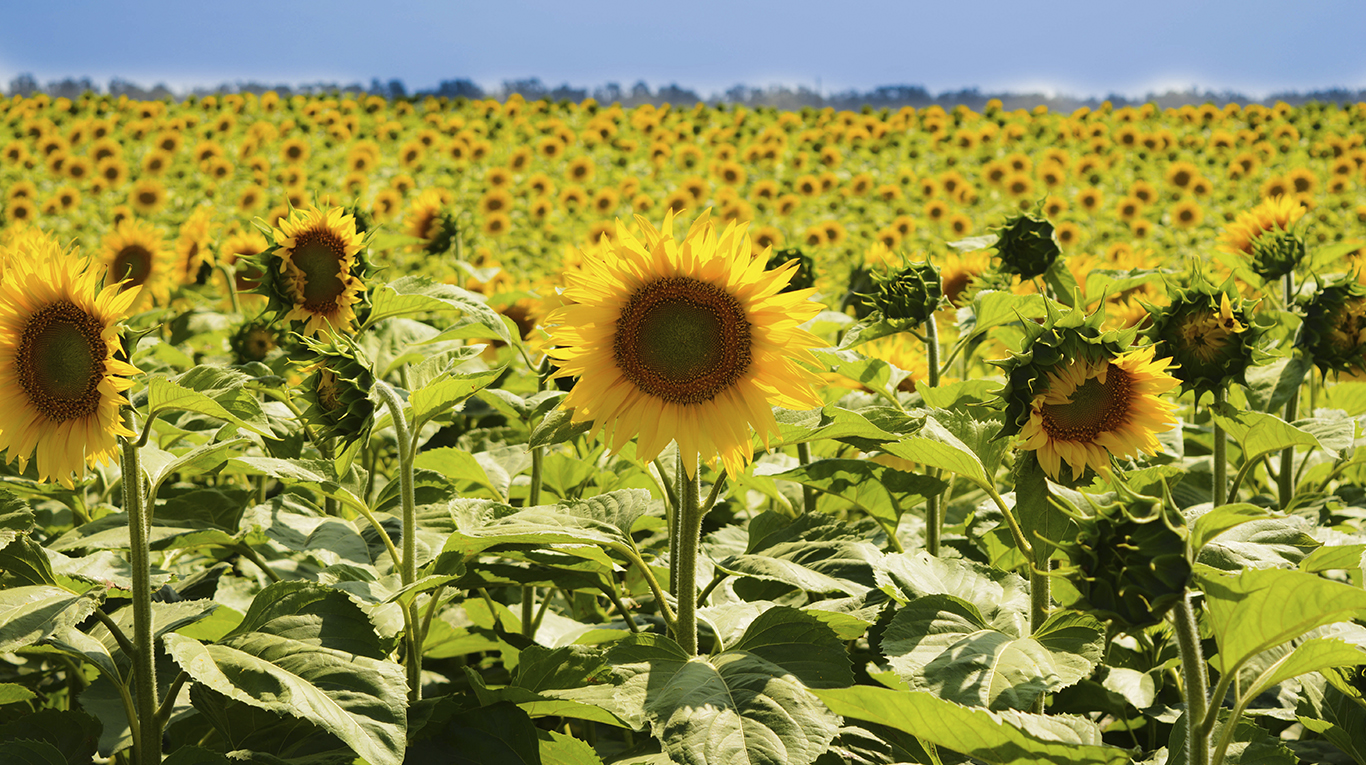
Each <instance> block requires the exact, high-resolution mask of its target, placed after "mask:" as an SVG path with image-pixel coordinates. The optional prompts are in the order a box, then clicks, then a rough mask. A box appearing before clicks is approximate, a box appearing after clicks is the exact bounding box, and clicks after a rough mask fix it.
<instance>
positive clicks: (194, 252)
mask: <svg viewBox="0 0 1366 765" xmlns="http://www.w3.org/2000/svg"><path fill="white" fill-rule="evenodd" d="M218 227H219V224H218V223H217V222H216V221H214V219H213V207H212V206H209V205H200V206H198V207H196V208H195V209H194V212H192V213H190V216H189V217H188V218H186V219H185V222H184V223H182V224H180V235H179V237H177V238H176V257H177V260H178V262H179V263H180V266H179V268H178V269H177V270H178V271H179V273H180V280H181V283H182V284H196V283H201V284H202V283H203V282H204V281H205V280H206V279H207V278H208V274H207V273H205V272H204V269H205V267H206V266H207V267H210V268H211V267H212V266H213V263H214V257H213V237H214V233H215V231H216V230H217V229H218Z"/></svg>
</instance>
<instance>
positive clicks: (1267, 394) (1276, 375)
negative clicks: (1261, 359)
mask: <svg viewBox="0 0 1366 765" xmlns="http://www.w3.org/2000/svg"><path fill="white" fill-rule="evenodd" d="M1313 368H1314V365H1313V364H1312V363H1311V362H1310V361H1309V360H1307V359H1304V358H1302V357H1300V356H1283V357H1281V358H1279V359H1276V360H1275V361H1272V362H1271V363H1270V364H1267V365H1265V366H1251V367H1248V369H1247V373H1246V377H1247V388H1246V390H1247V400H1248V404H1249V405H1251V406H1252V408H1253V409H1256V410H1257V411H1259V412H1278V411H1281V410H1282V409H1284V408H1285V405H1286V403H1287V402H1289V401H1290V398H1291V396H1294V395H1296V394H1297V393H1299V390H1300V386H1301V385H1303V384H1304V378H1305V375H1307V374H1309V370H1311V369H1313Z"/></svg>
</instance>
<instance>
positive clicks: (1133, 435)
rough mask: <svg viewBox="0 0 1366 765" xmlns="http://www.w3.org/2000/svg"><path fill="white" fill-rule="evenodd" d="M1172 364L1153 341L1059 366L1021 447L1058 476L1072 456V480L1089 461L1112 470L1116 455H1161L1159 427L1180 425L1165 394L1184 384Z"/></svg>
mask: <svg viewBox="0 0 1366 765" xmlns="http://www.w3.org/2000/svg"><path fill="white" fill-rule="evenodd" d="M1167 364H1168V362H1167V361H1165V360H1164V361H1154V360H1153V347H1152V346H1147V347H1144V348H1137V349H1134V350H1130V351H1127V352H1125V353H1121V354H1119V355H1117V356H1115V357H1113V358H1109V359H1106V358H1101V359H1096V360H1088V359H1085V358H1077V359H1074V360H1072V361H1070V362H1065V363H1064V364H1062V365H1059V366H1061V368H1060V369H1055V370H1054V371H1051V372H1049V373H1048V375H1047V382H1046V383H1045V386H1044V388H1043V390H1042V391H1041V392H1039V393H1037V394H1036V395H1035V396H1034V401H1033V404H1032V405H1031V407H1030V413H1029V422H1027V423H1025V425H1024V427H1023V428H1022V429H1021V430H1020V436H1019V437H1020V442H1021V448H1024V449H1027V450H1030V451H1033V452H1035V454H1036V455H1037V457H1038V459H1039V464H1040V465H1041V466H1042V467H1043V469H1044V472H1046V473H1047V474H1048V475H1049V476H1051V477H1053V478H1057V477H1058V474H1059V472H1060V471H1061V469H1062V463H1063V462H1064V461H1065V462H1067V464H1068V465H1069V466H1070V467H1071V468H1072V479H1073V480H1076V479H1078V478H1080V477H1081V475H1082V473H1084V472H1085V471H1086V468H1088V467H1089V468H1091V469H1092V470H1094V471H1096V472H1097V473H1105V472H1108V470H1109V466H1110V455H1112V454H1113V455H1115V456H1116V457H1132V456H1136V455H1137V454H1138V453H1139V452H1142V453H1144V454H1157V453H1158V452H1159V451H1161V450H1162V445H1161V444H1160V443H1159V442H1158V440H1157V433H1159V432H1162V431H1166V430H1169V429H1171V428H1172V427H1173V426H1175V425H1176V419H1175V418H1174V417H1173V416H1172V411H1173V410H1174V408H1175V407H1174V406H1173V405H1172V404H1170V403H1168V402H1166V401H1164V400H1162V399H1161V398H1160V396H1161V395H1162V394H1164V393H1166V392H1167V391H1169V390H1171V389H1172V388H1175V387H1176V386H1177V385H1178V384H1179V382H1178V381H1177V379H1176V378H1174V377H1172V376H1171V375H1169V374H1167V372H1166V369H1167Z"/></svg>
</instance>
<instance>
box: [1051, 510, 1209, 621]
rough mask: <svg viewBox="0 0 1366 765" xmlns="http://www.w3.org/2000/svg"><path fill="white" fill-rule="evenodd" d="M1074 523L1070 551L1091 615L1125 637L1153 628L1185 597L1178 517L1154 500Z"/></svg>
mask: <svg viewBox="0 0 1366 765" xmlns="http://www.w3.org/2000/svg"><path fill="white" fill-rule="evenodd" d="M1097 510H1098V512H1097V514H1096V515H1095V516H1093V517H1089V518H1081V519H1078V521H1077V523H1078V525H1079V526H1080V532H1079V533H1078V535H1077V542H1076V544H1075V545H1068V552H1069V553H1070V554H1071V555H1072V556H1073V560H1074V562H1075V563H1076V565H1077V569H1078V572H1077V577H1076V578H1075V579H1074V584H1075V585H1076V588H1077V591H1078V592H1080V593H1081V596H1082V599H1083V600H1084V601H1085V602H1086V605H1087V606H1088V607H1089V610H1090V611H1091V613H1092V614H1093V615H1094V616H1096V617H1097V618H1101V619H1106V620H1108V621H1110V622H1113V623H1114V625H1115V626H1116V627H1118V628H1120V629H1122V630H1124V631H1126V632H1130V631H1134V630H1141V629H1143V628H1145V627H1151V626H1153V625H1155V624H1158V623H1160V622H1161V621H1162V617H1163V616H1164V615H1165V614H1166V613H1167V612H1168V611H1170V610H1171V609H1172V607H1173V606H1175V605H1176V604H1177V603H1180V602H1181V599H1182V598H1183V597H1185V594H1186V586H1187V584H1188V583H1189V582H1190V577H1191V565H1190V562H1189V561H1188V560H1187V558H1186V536H1187V533H1186V529H1185V525H1184V522H1183V521H1182V520H1181V514H1180V513H1179V512H1176V511H1175V510H1173V509H1170V508H1167V507H1166V504H1165V503H1164V502H1163V501H1162V500H1159V499H1155V498H1153V497H1142V496H1130V497H1129V498H1128V499H1127V501H1125V502H1120V503H1115V504H1112V505H1108V506H1105V507H1100V508H1097Z"/></svg>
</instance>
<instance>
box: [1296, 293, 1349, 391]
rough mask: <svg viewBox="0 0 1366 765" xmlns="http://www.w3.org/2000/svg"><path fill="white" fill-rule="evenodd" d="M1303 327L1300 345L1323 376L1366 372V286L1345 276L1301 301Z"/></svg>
mask: <svg viewBox="0 0 1366 765" xmlns="http://www.w3.org/2000/svg"><path fill="white" fill-rule="evenodd" d="M1300 309H1301V311H1302V312H1303V314H1304V324H1303V328H1302V329H1301V330H1300V336H1299V339H1298V340H1297V341H1296V344H1297V345H1298V346H1299V347H1301V348H1303V349H1305V350H1306V351H1308V353H1309V355H1310V358H1311V359H1312V360H1313V362H1314V365H1315V366H1317V367H1318V368H1319V371H1320V372H1322V373H1323V374H1325V375H1326V374H1328V371H1329V370H1332V371H1334V372H1347V373H1349V374H1363V373H1366V285H1362V284H1361V283H1360V282H1359V281H1357V280H1356V279H1354V278H1351V277H1343V278H1341V279H1337V280H1335V281H1332V282H1329V283H1328V284H1325V285H1321V286H1320V287H1319V288H1318V289H1317V290H1316V291H1315V292H1314V293H1313V294H1312V295H1311V296H1309V297H1308V298H1305V299H1303V300H1301V301H1300Z"/></svg>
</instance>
